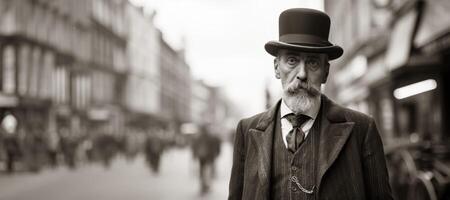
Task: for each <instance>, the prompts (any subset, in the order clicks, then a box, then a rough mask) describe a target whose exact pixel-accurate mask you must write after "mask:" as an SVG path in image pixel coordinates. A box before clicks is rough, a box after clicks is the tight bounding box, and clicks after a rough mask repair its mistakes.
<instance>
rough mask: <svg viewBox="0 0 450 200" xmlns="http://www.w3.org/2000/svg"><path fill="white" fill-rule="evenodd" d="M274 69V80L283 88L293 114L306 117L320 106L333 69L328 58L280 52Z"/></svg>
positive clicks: (285, 98)
mask: <svg viewBox="0 0 450 200" xmlns="http://www.w3.org/2000/svg"><path fill="white" fill-rule="evenodd" d="M274 66H275V77H276V78H278V79H281V84H282V86H283V100H284V101H285V102H286V104H287V106H288V107H289V108H290V109H291V110H292V111H294V112H295V113H297V114H298V113H304V112H305V111H307V110H309V109H310V108H311V107H312V106H313V105H314V103H316V102H318V101H317V100H318V99H319V98H320V94H321V93H320V86H321V84H322V83H325V82H326V80H327V77H328V70H329V66H330V65H329V63H328V57H327V55H326V54H321V53H306V52H298V51H291V50H280V51H279V53H278V56H277V58H275V61H274Z"/></svg>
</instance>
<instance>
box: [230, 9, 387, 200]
mask: <svg viewBox="0 0 450 200" xmlns="http://www.w3.org/2000/svg"><path fill="white" fill-rule="evenodd" d="M329 28H330V19H329V17H328V15H326V14H325V13H323V12H321V11H317V10H312V9H302V8H296V9H288V10H286V11H284V12H283V13H281V15H280V18H279V41H270V42H268V43H266V45H265V49H266V51H267V52H268V53H270V54H271V55H273V56H275V57H276V58H275V60H274V68H275V77H276V78H277V79H281V83H282V87H283V93H282V100H281V101H279V102H278V103H277V104H276V105H275V106H274V107H272V108H271V109H269V110H268V111H266V112H264V113H261V114H258V115H255V116H253V117H250V118H247V119H243V120H241V121H240V122H239V124H238V127H237V130H236V136H235V144H234V153H233V167H232V173H231V179H230V191H229V197H228V199H246V200H247V199H257V200H261V199H282V200H285V199H392V195H391V189H390V186H389V182H388V174H387V169H386V161H385V158H384V152H383V146H382V142H381V138H380V136H379V134H378V131H377V128H376V125H375V122H374V120H373V119H372V118H371V117H369V116H366V115H364V114H362V113H359V112H356V111H352V110H349V109H346V108H343V107H341V106H339V105H336V104H335V103H334V102H332V101H331V100H329V99H328V98H327V97H326V96H324V95H322V94H321V84H325V82H326V81H327V77H328V71H329V67H330V64H329V63H328V61H329V60H333V59H336V58H339V57H340V56H341V55H342V54H343V50H342V48H341V47H339V46H336V45H333V44H331V43H330V42H329V41H328V34H329Z"/></svg>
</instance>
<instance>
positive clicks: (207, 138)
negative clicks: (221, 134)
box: [192, 125, 220, 195]
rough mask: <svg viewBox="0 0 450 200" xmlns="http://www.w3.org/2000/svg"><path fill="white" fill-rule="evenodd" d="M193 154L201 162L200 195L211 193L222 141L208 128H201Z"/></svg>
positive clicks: (194, 142)
mask: <svg viewBox="0 0 450 200" xmlns="http://www.w3.org/2000/svg"><path fill="white" fill-rule="evenodd" d="M192 152H193V156H194V158H195V159H197V160H198V162H199V178H200V194H202V195H203V194H206V193H208V192H209V189H210V186H211V180H212V178H213V175H214V161H215V160H216V158H217V156H218V155H219V153H220V140H219V139H218V138H217V137H216V136H214V135H212V134H211V132H210V131H209V130H208V127H207V126H205V125H204V126H202V127H201V128H200V132H199V134H198V135H197V136H196V137H195V138H194V141H193V143H192Z"/></svg>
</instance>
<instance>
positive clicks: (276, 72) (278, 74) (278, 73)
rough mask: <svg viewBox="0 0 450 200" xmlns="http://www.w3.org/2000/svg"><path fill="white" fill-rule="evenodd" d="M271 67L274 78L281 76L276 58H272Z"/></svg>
mask: <svg viewBox="0 0 450 200" xmlns="http://www.w3.org/2000/svg"><path fill="white" fill-rule="evenodd" d="M273 67H274V70H275V78H277V79H280V77H281V76H280V69H279V67H278V58H275V59H274V60H273Z"/></svg>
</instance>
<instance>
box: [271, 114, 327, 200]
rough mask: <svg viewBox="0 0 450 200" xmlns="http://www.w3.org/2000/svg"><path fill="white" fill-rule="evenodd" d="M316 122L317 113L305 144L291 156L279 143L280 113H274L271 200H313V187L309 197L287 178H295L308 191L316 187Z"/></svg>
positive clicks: (317, 135) (317, 128) (317, 122)
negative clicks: (275, 116) (275, 117)
mask: <svg viewBox="0 0 450 200" xmlns="http://www.w3.org/2000/svg"><path fill="white" fill-rule="evenodd" d="M320 119H321V112H320V111H319V114H318V115H317V118H316V120H315V121H314V125H313V127H312V128H311V129H310V130H309V131H310V132H309V133H308V136H307V137H306V139H305V141H303V143H302V144H301V146H300V147H299V148H298V149H297V151H296V152H295V153H291V152H290V151H288V150H287V148H286V146H285V145H284V143H283V138H282V135H281V120H280V111H278V114H277V120H276V124H275V133H274V135H273V137H274V138H273V147H272V170H271V199H274V200H289V199H290V200H294V199H295V200H297V199H301V200H313V199H315V198H316V197H315V196H316V195H317V194H316V192H317V191H316V190H317V188H315V189H314V193H313V194H307V193H304V192H303V191H301V190H300V189H299V187H298V186H297V184H296V183H295V182H293V181H291V180H290V178H291V177H293V176H296V177H297V179H298V182H299V183H300V184H301V185H302V186H303V187H304V188H306V189H308V190H311V189H312V188H313V186H315V187H317V185H316V183H315V180H316V176H317V171H318V169H317V166H318V165H317V160H318V159H317V157H318V152H319V140H320V134H319V133H320V123H319V122H320Z"/></svg>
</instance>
